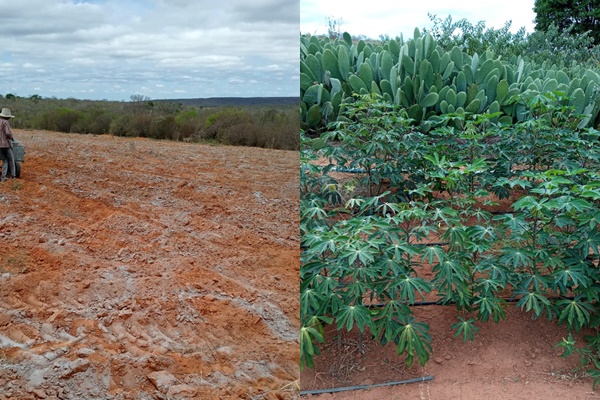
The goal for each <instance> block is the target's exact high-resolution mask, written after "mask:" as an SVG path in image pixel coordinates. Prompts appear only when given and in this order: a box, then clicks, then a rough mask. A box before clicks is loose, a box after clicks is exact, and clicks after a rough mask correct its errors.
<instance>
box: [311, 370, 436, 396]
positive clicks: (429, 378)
mask: <svg viewBox="0 0 600 400" xmlns="http://www.w3.org/2000/svg"><path fill="white" fill-rule="evenodd" d="M433 379H434V376H433V375H427V376H423V377H421V378H413V379H407V380H405V381H398V382H386V383H376V384H374V385H358V386H345V387H338V388H332V389H319V390H303V391H301V392H300V396H305V395H308V394H323V393H335V392H346V391H350V390H364V389H373V388H376V387H383V386H396V385H407V384H409V383H419V382H426V381H432V380H433Z"/></svg>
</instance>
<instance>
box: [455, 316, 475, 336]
mask: <svg viewBox="0 0 600 400" xmlns="http://www.w3.org/2000/svg"><path fill="white" fill-rule="evenodd" d="M458 319H459V320H460V322H457V323H456V324H454V325H452V326H451V328H452V329H454V330H456V333H455V334H454V337H459V336H460V335H463V341H465V342H466V341H471V342H472V341H473V340H474V339H475V333H476V332H479V328H477V327H476V326H475V320H474V319H467V320H465V319H464V318H463V317H461V316H458Z"/></svg>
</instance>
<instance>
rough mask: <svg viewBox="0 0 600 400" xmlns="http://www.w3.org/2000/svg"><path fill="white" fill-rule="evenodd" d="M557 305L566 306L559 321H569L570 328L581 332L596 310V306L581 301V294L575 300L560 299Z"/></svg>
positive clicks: (560, 322)
mask: <svg viewBox="0 0 600 400" xmlns="http://www.w3.org/2000/svg"><path fill="white" fill-rule="evenodd" d="M556 305H557V306H558V307H559V308H560V307H564V308H563V310H562V311H561V313H560V316H559V317H558V323H559V324H562V323H563V322H565V321H566V322H567V327H568V328H569V329H575V331H577V332H579V331H580V330H581V328H583V327H584V326H588V325H589V323H590V313H591V312H593V311H594V307H593V306H592V305H591V304H589V303H587V302H584V301H581V296H577V297H576V298H575V299H574V300H559V301H557V302H556Z"/></svg>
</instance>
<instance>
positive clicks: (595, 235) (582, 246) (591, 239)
mask: <svg viewBox="0 0 600 400" xmlns="http://www.w3.org/2000/svg"><path fill="white" fill-rule="evenodd" d="M586 236H587V237H586ZM599 247H600V232H598V230H597V229H594V230H591V231H588V232H585V233H584V239H583V240H582V241H581V242H580V243H578V244H577V245H576V246H575V248H576V249H579V250H581V251H582V252H583V254H589V252H593V253H594V254H597V255H600V252H599Z"/></svg>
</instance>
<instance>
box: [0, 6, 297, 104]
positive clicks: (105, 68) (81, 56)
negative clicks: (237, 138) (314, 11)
mask: <svg viewBox="0 0 600 400" xmlns="http://www.w3.org/2000/svg"><path fill="white" fill-rule="evenodd" d="M298 32H299V7H298V0H291V1H290V0H252V1H249V0H218V1H212V0H18V1H15V0H12V1H8V0H0V43H1V46H0V79H1V81H0V94H2V95H6V94H7V93H12V94H15V95H17V96H23V97H29V96H31V95H34V94H37V95H40V96H42V97H57V98H68V97H74V98H77V99H91V100H99V99H107V100H127V101H128V100H129V99H130V97H131V96H132V95H135V94H137V95H143V96H148V97H150V98H152V99H172V98H196V97H230V96H235V97H254V96H259V97H267V96H298V85H299V83H298V82H299V81H298V74H299V72H298V71H299V67H298V65H299V51H298Z"/></svg>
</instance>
